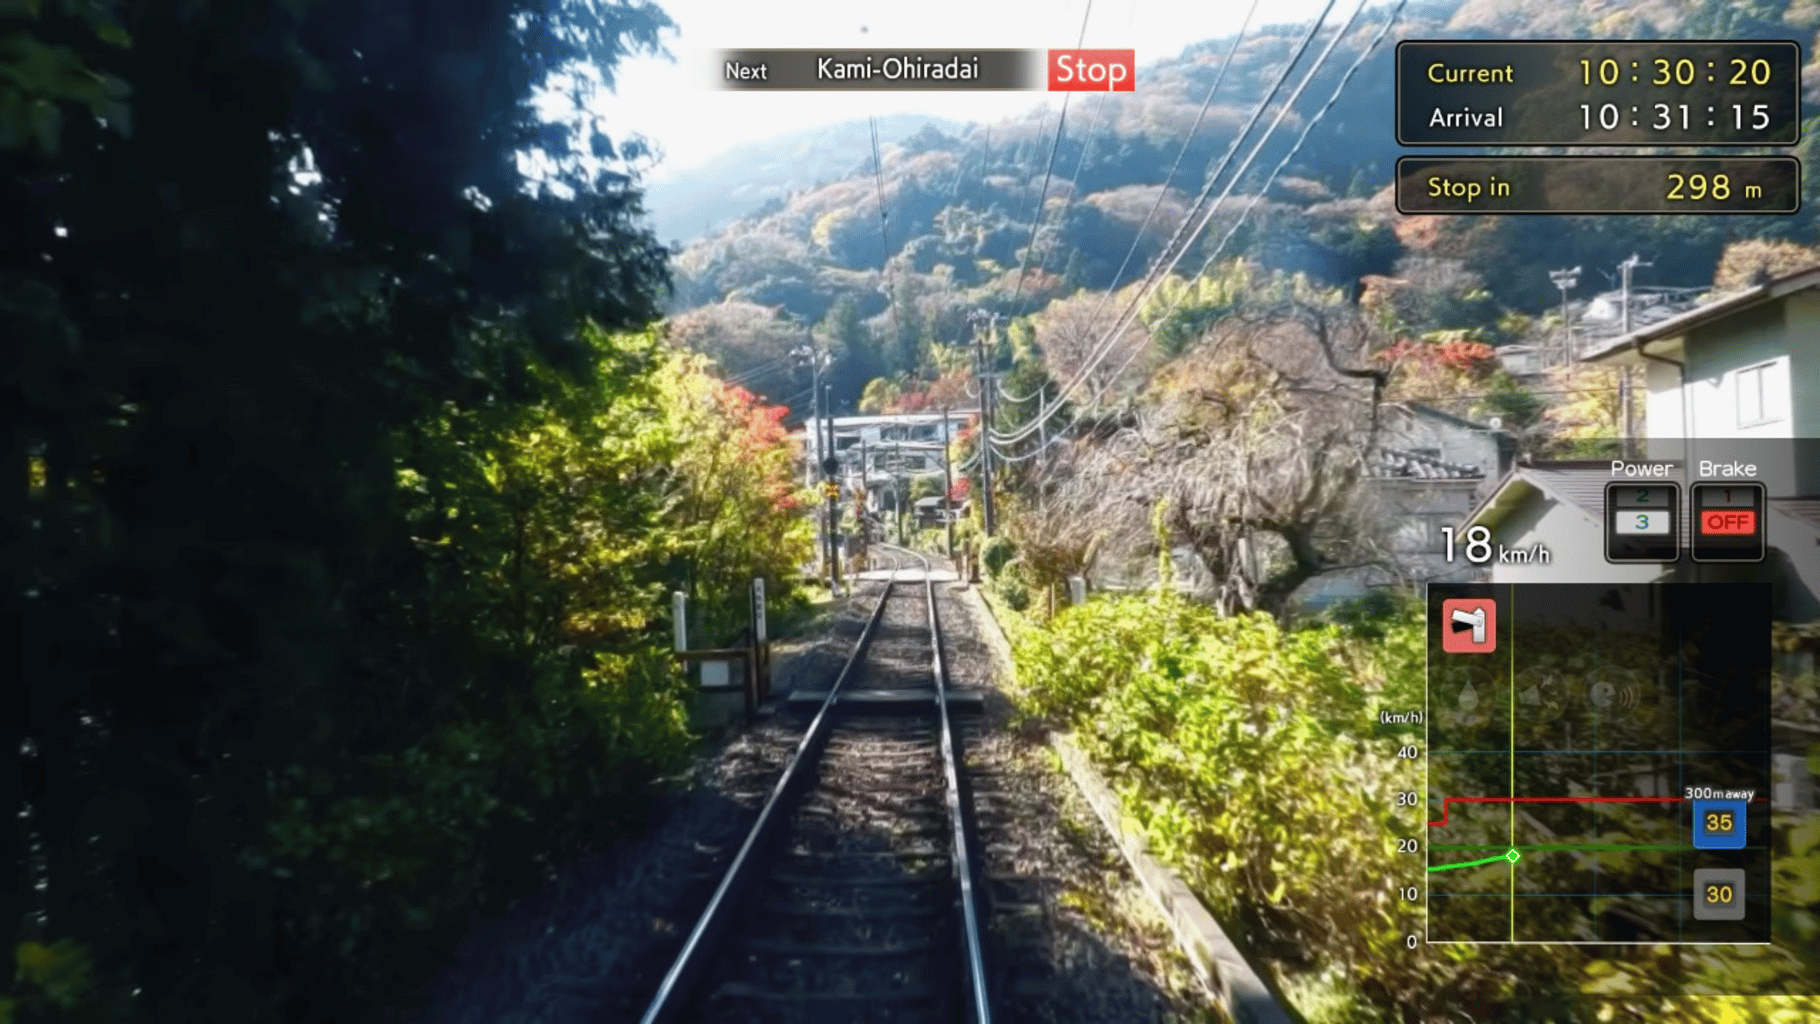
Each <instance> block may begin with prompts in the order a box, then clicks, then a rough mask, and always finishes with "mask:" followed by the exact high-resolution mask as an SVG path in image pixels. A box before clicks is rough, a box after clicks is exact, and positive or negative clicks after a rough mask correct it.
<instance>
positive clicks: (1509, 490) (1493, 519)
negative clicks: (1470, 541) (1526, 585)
mask: <svg viewBox="0 0 1820 1024" xmlns="http://www.w3.org/2000/svg"><path fill="white" fill-rule="evenodd" d="M1610 480H1611V462H1610V460H1606V461H1603V462H1597V461H1588V460H1578V459H1576V460H1563V461H1559V462H1531V463H1527V464H1520V465H1517V466H1513V467H1511V470H1510V472H1509V473H1507V474H1505V476H1504V479H1503V480H1501V481H1499V482H1498V486H1496V487H1494V488H1492V491H1491V493H1490V494H1488V495H1486V496H1485V500H1483V501H1481V502H1479V505H1478V507H1477V508H1475V509H1473V510H1472V512H1471V514H1469V515H1468V516H1467V517H1466V523H1467V525H1468V526H1471V525H1473V524H1475V523H1484V524H1486V525H1487V526H1490V525H1493V524H1495V523H1497V521H1498V520H1500V519H1503V518H1504V517H1505V516H1506V515H1509V514H1510V513H1511V512H1512V511H1513V510H1515V509H1516V507H1517V506H1518V505H1520V504H1522V503H1523V501H1524V500H1526V499H1527V498H1528V497H1529V496H1530V495H1531V494H1533V493H1537V492H1540V493H1542V494H1545V495H1547V496H1549V497H1551V498H1553V499H1555V500H1556V501H1559V502H1563V503H1565V504H1569V505H1573V506H1575V507H1576V508H1579V509H1580V510H1581V511H1582V512H1585V513H1586V514H1587V515H1588V516H1590V517H1592V518H1593V519H1595V520H1596V519H1599V518H1600V517H1602V516H1603V515H1604V514H1605V485H1606V484H1607V483H1608V482H1610Z"/></svg>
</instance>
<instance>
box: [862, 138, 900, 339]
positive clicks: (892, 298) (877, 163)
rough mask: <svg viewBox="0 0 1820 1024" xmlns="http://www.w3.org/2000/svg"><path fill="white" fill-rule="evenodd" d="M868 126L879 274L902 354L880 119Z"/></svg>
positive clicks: (892, 327) (892, 325)
mask: <svg viewBox="0 0 1820 1024" xmlns="http://www.w3.org/2000/svg"><path fill="white" fill-rule="evenodd" d="M866 124H867V126H868V127H870V128H871V129H872V177H873V182H874V187H875V188H876V189H877V192H876V196H877V199H878V245H879V257H878V260H879V267H878V274H879V280H880V281H882V282H883V283H884V286H885V305H886V307H887V308H888V309H890V310H891V329H892V331H893V332H895V333H896V335H897V348H898V351H900V352H901V351H903V348H904V320H903V317H902V315H901V314H899V313H898V311H897V295H896V293H895V292H893V291H892V288H891V240H890V237H889V235H888V233H887V232H886V229H885V226H886V224H887V222H889V221H890V219H891V214H890V211H888V210H886V209H885V161H884V158H883V157H882V156H880V154H879V149H878V118H876V117H873V116H871V115H867V117H866Z"/></svg>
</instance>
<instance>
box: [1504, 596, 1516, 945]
mask: <svg viewBox="0 0 1820 1024" xmlns="http://www.w3.org/2000/svg"><path fill="white" fill-rule="evenodd" d="M1503 607H1505V617H1503V618H1505V622H1503V635H1505V648H1507V649H1509V653H1511V668H1509V671H1507V675H1509V677H1511V720H1509V722H1505V726H1509V729H1507V731H1509V735H1511V802H1509V804H1507V806H1509V808H1511V849H1516V584H1511V591H1509V597H1507V598H1505V602H1503ZM1509 904H1511V942H1516V860H1511V899H1509Z"/></svg>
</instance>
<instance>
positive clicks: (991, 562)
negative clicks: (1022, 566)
mask: <svg viewBox="0 0 1820 1024" xmlns="http://www.w3.org/2000/svg"><path fill="white" fill-rule="evenodd" d="M1015 557H1017V545H1015V544H1013V543H1011V539H1010V538H1008V537H987V538H986V540H985V542H984V543H982V544H980V565H982V566H984V567H985V569H986V572H987V573H989V574H990V575H992V576H993V577H995V578H996V577H997V576H998V575H999V574H1000V573H1002V572H1004V571H1005V566H1006V565H1008V564H1010V562H1011V560H1012V559H1013V558H1015Z"/></svg>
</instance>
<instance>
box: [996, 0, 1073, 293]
mask: <svg viewBox="0 0 1820 1024" xmlns="http://www.w3.org/2000/svg"><path fill="white" fill-rule="evenodd" d="M1092 19H1093V0H1087V10H1086V12H1085V13H1083V14H1082V15H1081V34H1080V37H1079V38H1078V39H1076V40H1075V43H1074V48H1075V49H1077V50H1078V49H1080V48H1081V47H1082V46H1084V45H1086V42H1087V22H1089V21H1091V20H1092ZM1073 98H1074V93H1072V92H1066V93H1063V94H1062V113H1061V116H1060V117H1058V118H1056V121H1055V138H1054V140H1053V141H1051V142H1050V143H1049V162H1048V164H1047V165H1045V166H1044V167H1043V187H1042V190H1041V191H1039V192H1038V193H1037V195H1036V209H1034V210H1032V211H1031V213H1030V240H1029V241H1028V242H1027V243H1025V245H1024V258H1023V260H1022V261H1021V262H1020V265H1019V266H1018V268H1017V286H1016V287H1015V288H1013V289H1012V290H1011V302H1010V303H1009V304H1010V305H1016V304H1017V297H1018V295H1019V294H1021V293H1022V292H1023V290H1024V272H1025V269H1026V268H1028V267H1029V266H1030V254H1031V253H1032V252H1034V251H1035V250H1036V235H1037V230H1038V229H1039V228H1041V227H1042V224H1043V213H1044V212H1045V210H1044V207H1045V206H1046V204H1047V203H1048V201H1049V178H1050V175H1052V174H1053V173H1054V172H1055V154H1056V153H1057V152H1058V151H1059V150H1060V149H1061V148H1062V134H1063V132H1064V131H1065V130H1066V129H1067V127H1068V101H1069V100H1072V99H1073ZM1038 269H1041V268H1040V267H1039V268H1038ZM1023 315H1024V314H1023V310H1022V308H1021V307H1020V309H1019V310H1018V312H1017V313H1015V314H1013V316H1014V317H1018V316H1023Z"/></svg>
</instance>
